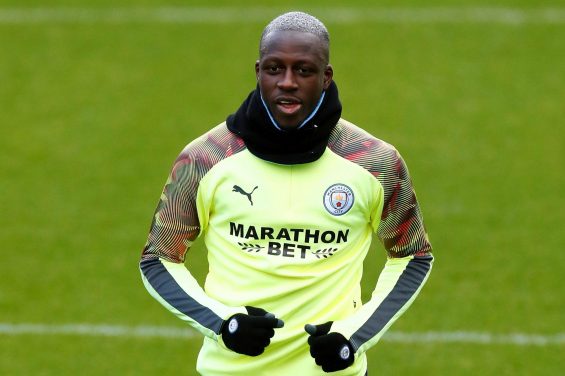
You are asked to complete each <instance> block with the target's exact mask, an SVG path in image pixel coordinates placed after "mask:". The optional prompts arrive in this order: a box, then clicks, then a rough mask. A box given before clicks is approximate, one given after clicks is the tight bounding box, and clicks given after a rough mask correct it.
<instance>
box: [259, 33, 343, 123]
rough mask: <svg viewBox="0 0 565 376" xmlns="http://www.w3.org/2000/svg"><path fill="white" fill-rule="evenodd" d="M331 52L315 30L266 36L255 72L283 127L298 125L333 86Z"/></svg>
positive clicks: (273, 111)
mask: <svg viewBox="0 0 565 376" xmlns="http://www.w3.org/2000/svg"><path fill="white" fill-rule="evenodd" d="M327 52H328V51H327V49H326V47H325V45H324V43H322V41H321V40H320V39H319V38H318V37H317V36H316V35H314V34H311V33H304V32H297V31H274V32H271V33H269V34H268V35H266V36H265V38H264V40H263V45H262V49H261V56H260V59H259V60H257V62H256V63H255V73H256V75H257V82H258V83H259V88H260V90H261V94H262V95H263V99H264V100H265V103H266V104H267V106H268V107H269V110H270V111H271V114H272V115H273V118H274V119H275V121H276V122H277V123H278V124H279V126H280V127H281V128H283V129H287V130H291V129H295V128H296V127H298V126H299V125H300V124H301V123H302V122H303V121H304V119H306V118H307V117H308V115H310V113H311V112H312V111H313V110H314V108H315V107H316V105H317V104H318V101H319V99H320V97H321V95H322V91H324V90H326V89H327V88H328V87H329V86H330V83H331V82H332V77H333V68H332V66H331V65H330V64H329V63H328V61H327V56H328V53H327Z"/></svg>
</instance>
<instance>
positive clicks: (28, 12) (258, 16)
mask: <svg viewBox="0 0 565 376" xmlns="http://www.w3.org/2000/svg"><path fill="white" fill-rule="evenodd" d="M282 11H283V10H282V9H280V8H269V7H153V8H140V7H133V8H73V7H39V8H11V7H0V25H1V24H16V25H18V24H38V23H39V24H42V23H56V24H60V23H76V24H83V23H110V24H124V23H182V24H218V23H226V24H243V23H251V22H260V23H265V22H266V21H268V20H269V19H270V18H272V17H274V16H276V15H278V14H279V13H281V12H282ZM307 11H310V12H312V13H313V14H315V15H316V16H318V17H319V18H320V19H322V20H324V22H329V23H358V22H371V23H408V24H413V23H416V24H417V23H426V24H427V23H472V24H477V23H478V24H485V23H487V24H508V25H522V24H565V7H540V8H531V9H528V8H507V7H506V8H505V7H391V8H385V7H357V8H354V7H326V8H318V9H316V8H313V9H308V10H307Z"/></svg>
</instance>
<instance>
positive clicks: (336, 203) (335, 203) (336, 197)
mask: <svg viewBox="0 0 565 376" xmlns="http://www.w3.org/2000/svg"><path fill="white" fill-rule="evenodd" d="M354 199H355V197H354V196H353V191H352V190H351V188H349V187H348V186H347V185H345V184H333V185H332V186H330V187H329V188H328V189H326V192H325V193H324V207H325V208H326V210H327V211H328V212H329V213H330V214H333V215H343V214H345V213H347V212H348V211H349V209H351V207H352V206H353V201H354Z"/></svg>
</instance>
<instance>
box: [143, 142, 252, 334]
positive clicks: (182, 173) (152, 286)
mask: <svg viewBox="0 0 565 376" xmlns="http://www.w3.org/2000/svg"><path fill="white" fill-rule="evenodd" d="M202 175H203V171H202V168H199V166H198V165H197V164H196V162H195V158H192V157H191V156H190V154H189V153H188V152H186V151H185V152H183V153H182V154H181V156H180V157H179V158H178V159H177V160H176V162H175V164H174V166H173V169H172V171H171V173H170V175H169V178H168V180H167V183H166V185H165V188H164V189H163V193H162V194H161V199H160V201H159V204H158V206H157V209H156V211H155V215H154V218H153V222H152V224H151V229H150V232H149V237H148V240H147V243H146V245H145V248H144V250H143V253H142V257H141V262H140V270H141V275H142V280H143V283H144V285H145V287H146V288H147V290H148V291H149V293H150V294H151V295H152V296H153V297H154V298H155V299H157V301H159V302H160V303H161V304H162V305H163V306H165V307H166V308H167V309H168V310H170V311H171V312H172V313H174V314H175V315H177V316H178V317H179V318H180V319H182V320H184V321H186V322H188V323H189V324H190V325H191V326H193V327H194V328H195V329H197V330H198V331H200V332H201V333H202V334H204V335H206V336H208V337H210V338H212V339H215V340H218V336H219V334H220V330H221V326H222V324H223V322H224V320H226V319H227V318H228V317H230V316H231V315H234V314H236V313H245V312H246V310H245V308H244V307H227V306H225V305H224V304H221V303H220V302H218V301H216V300H214V299H211V298H210V297H209V296H208V295H206V293H205V292H204V290H203V289H202V287H201V286H200V285H199V284H198V283H197V281H196V280H195V279H194V277H193V276H192V275H191V273H190V271H189V270H188V269H187V268H186V267H185V266H184V259H185V255H186V252H187V251H188V249H189V248H190V246H191V245H192V242H193V241H194V240H195V239H196V238H197V237H198V235H199V233H200V230H201V226H200V221H199V219H198V212H197V208H196V206H197V205H196V196H197V191H198V184H199V182H200V179H201V177H202Z"/></svg>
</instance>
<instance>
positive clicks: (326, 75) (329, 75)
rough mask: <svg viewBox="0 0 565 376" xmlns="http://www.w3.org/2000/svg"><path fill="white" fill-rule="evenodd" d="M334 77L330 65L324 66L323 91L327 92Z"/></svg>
mask: <svg viewBox="0 0 565 376" xmlns="http://www.w3.org/2000/svg"><path fill="white" fill-rule="evenodd" d="M333 76H334V69H333V67H332V65H331V64H328V65H326V69H324V90H327V89H328V88H329V87H330V84H331V83H332V79H333Z"/></svg>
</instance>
